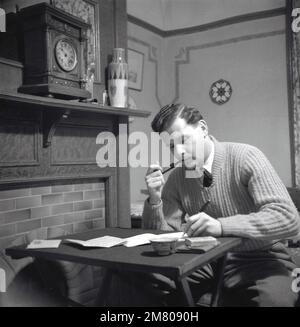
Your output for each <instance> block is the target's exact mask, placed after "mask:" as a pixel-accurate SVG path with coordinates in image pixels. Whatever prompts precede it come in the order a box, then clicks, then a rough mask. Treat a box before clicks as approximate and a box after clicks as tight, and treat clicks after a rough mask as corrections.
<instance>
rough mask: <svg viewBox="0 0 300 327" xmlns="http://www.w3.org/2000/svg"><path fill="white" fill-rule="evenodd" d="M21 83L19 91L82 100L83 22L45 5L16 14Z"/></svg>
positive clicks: (85, 94)
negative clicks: (21, 60)
mask: <svg viewBox="0 0 300 327" xmlns="http://www.w3.org/2000/svg"><path fill="white" fill-rule="evenodd" d="M19 22H20V26H21V28H20V31H21V33H22V42H21V43H22V48H23V61H24V79H23V80H24V81H23V85H22V86H21V87H20V88H19V89H18V91H19V92H22V93H28V94H35V95H42V96H52V97H56V98H61V99H86V98H90V97H91V94H90V92H88V91H87V90H86V89H85V84H86V80H85V78H86V72H87V29H88V28H89V27H90V25H89V24H86V23H85V22H84V21H83V20H81V19H79V18H77V17H75V16H73V15H70V14H68V13H65V12H64V11H62V10H60V9H57V8H55V7H53V6H51V5H49V4H47V3H40V4H38V5H34V6H30V7H26V8H24V9H22V10H21V11H20V12H19Z"/></svg>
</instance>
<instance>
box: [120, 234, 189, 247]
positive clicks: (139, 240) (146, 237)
mask: <svg viewBox="0 0 300 327" xmlns="http://www.w3.org/2000/svg"><path fill="white" fill-rule="evenodd" d="M183 235H184V233H183V232H176V233H164V234H159V235H157V234H150V233H145V234H140V235H136V236H132V237H128V238H127V239H126V242H125V243H124V245H125V246H126V247H133V246H138V245H143V244H149V243H150V240H154V239H159V238H162V237H163V238H177V239H180V238H182V237H183Z"/></svg>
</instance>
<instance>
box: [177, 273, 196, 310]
mask: <svg viewBox="0 0 300 327" xmlns="http://www.w3.org/2000/svg"><path fill="white" fill-rule="evenodd" d="M176 287H177V289H178V290H179V291H180V292H181V293H182V294H183V297H184V299H183V300H184V303H185V304H186V305H187V306H189V307H194V306H195V302H194V299H193V296H192V293H191V289H190V286H189V283H188V281H187V279H186V277H185V278H182V279H180V280H177V281H176Z"/></svg>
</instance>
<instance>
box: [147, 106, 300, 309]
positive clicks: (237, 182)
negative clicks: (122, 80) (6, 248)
mask: <svg viewBox="0 0 300 327" xmlns="http://www.w3.org/2000/svg"><path fill="white" fill-rule="evenodd" d="M152 128H153V130H154V131H155V132H158V133H162V132H164V133H165V132H168V133H169V134H171V135H176V136H175V142H174V140H173V142H172V141H171V144H170V147H171V151H172V152H173V153H174V155H175V156H176V157H177V158H178V159H179V160H181V159H182V160H183V167H177V168H175V169H174V170H173V171H172V173H171V174H170V176H169V178H168V180H167V182H166V183H165V181H164V177H163V175H162V169H161V167H160V166H159V165H151V166H150V168H149V169H148V172H147V175H146V178H145V181H146V184H147V188H148V191H149V198H148V199H147V200H146V201H145V206H144V211H143V227H144V228H150V229H161V230H165V231H185V232H186V233H187V234H188V235H189V236H204V235H205V236H206V235H211V236H214V237H220V236H237V237H241V238H243V243H242V245H240V246H238V247H237V248H235V249H234V252H232V253H230V254H229V256H228V260H227V264H226V268H225V273H224V291H223V297H222V298H223V305H239V306H240V305H243V306H293V305H294V304H295V302H296V299H297V294H295V293H293V292H292V291H291V283H292V279H291V271H292V270H293V269H294V268H295V265H294V263H293V262H292V261H291V259H290V257H289V255H288V253H287V252H286V249H285V246H284V245H283V243H281V242H280V241H279V240H280V239H285V238H288V237H292V236H295V235H297V234H298V233H299V230H300V222H299V215H298V212H297V209H296V208H295V206H294V204H293V202H292V200H291V198H290V197H289V194H288V192H287V190H286V187H285V186H284V185H283V183H282V182H281V180H280V178H279V177H278V175H277V173H276V172H275V170H274V169H273V167H272V166H271V164H270V162H269V161H268V159H267V158H266V157H265V156H264V154H263V153H262V152H261V151H260V150H258V149H257V148H256V147H253V146H250V145H246V144H239V143H229V142H219V141H217V140H216V139H215V138H214V137H213V136H211V135H209V134H208V127H207V124H206V122H205V121H204V120H203V118H202V116H201V114H200V111H199V109H198V108H194V107H187V106H185V105H181V104H171V105H167V106H165V107H163V108H162V109H161V110H160V112H159V113H158V114H157V115H156V116H155V118H154V120H153V122H152ZM180 138H181V139H182V140H183V141H182V142H176V140H178V139H180ZM171 140H172V138H171ZM197 149H198V150H199V149H203V151H202V152H201V151H197ZM199 168H200V169H199ZM203 168H205V174H204V175H203V176H201V171H202V170H203ZM191 170H194V171H198V172H199V173H200V174H199V175H198V177H197V175H196V177H195V178H189V176H188V175H187V172H189V171H191ZM210 173H211V176H212V180H211V181H210V182H207V181H204V180H205V179H207V177H208V176H209V175H210ZM200 176H201V177H200ZM203 182H204V183H203ZM205 203H206V204H207V205H206V208H205V212H200V211H201V208H203V205H204V204H205ZM186 216H188V218H186ZM215 275H216V267H215V266H214V264H212V265H209V266H207V267H205V268H204V269H200V270H199V271H197V272H196V273H194V274H192V275H191V276H190V277H189V282H190V283H191V290H192V293H193V295H194V296H195V297H198V296H200V295H201V293H202V292H204V290H205V289H206V288H208V286H211V285H213V283H214V276H215ZM195 300H196V301H197V298H196V299H195Z"/></svg>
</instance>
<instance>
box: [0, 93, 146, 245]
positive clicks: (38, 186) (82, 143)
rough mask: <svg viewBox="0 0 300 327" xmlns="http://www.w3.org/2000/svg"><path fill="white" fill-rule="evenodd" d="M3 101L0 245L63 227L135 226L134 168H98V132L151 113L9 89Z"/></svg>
mask: <svg viewBox="0 0 300 327" xmlns="http://www.w3.org/2000/svg"><path fill="white" fill-rule="evenodd" d="M0 107H1V110H0V248H5V247H7V246H9V245H10V244H11V242H12V241H14V240H15V239H18V238H20V237H21V238H22V237H23V238H24V239H25V241H26V240H27V241H28V239H31V238H32V236H30V235H36V236H38V237H39V238H40V237H41V238H49V237H53V236H56V235H57V232H55V231H57V230H60V231H61V232H62V231H63V232H64V233H76V232H81V231H84V230H87V229H93V228H104V227H117V226H118V227H131V221H130V194H129V192H128V185H129V167H118V166H117V167H106V168H100V167H98V165H97V163H96V155H97V151H98V150H99V148H100V146H101V145H98V144H96V139H97V135H98V134H99V133H101V132H103V131H109V132H112V133H114V134H115V136H116V138H117V140H118V138H122V137H125V136H127V135H123V134H122V133H125V134H127V133H128V131H127V130H125V131H124V130H120V131H119V125H120V124H122V125H124V124H125V125H126V124H127V126H128V116H129V115H135V116H142V117H143V116H147V115H148V113H146V112H143V111H137V110H130V109H126V108H124V109H123V108H112V107H103V106H100V105H94V104H83V103H79V102H69V101H65V100H57V99H49V98H44V97H38V96H31V95H24V94H19V93H7V92H2V93H0ZM117 144H119V142H117ZM116 151H117V154H118V148H117V149H116ZM117 159H118V155H117ZM32 233H35V234H32Z"/></svg>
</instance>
